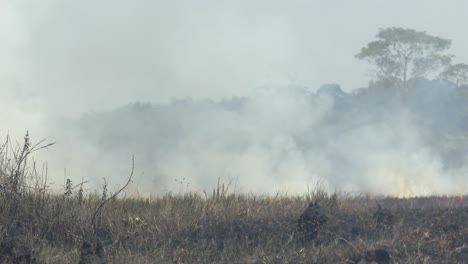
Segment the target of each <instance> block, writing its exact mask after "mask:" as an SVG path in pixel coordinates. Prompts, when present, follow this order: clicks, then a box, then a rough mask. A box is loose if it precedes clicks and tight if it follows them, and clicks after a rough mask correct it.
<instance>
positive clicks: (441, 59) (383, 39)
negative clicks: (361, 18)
mask: <svg viewBox="0 0 468 264" xmlns="http://www.w3.org/2000/svg"><path fill="white" fill-rule="evenodd" d="M376 37H377V40H375V41H372V42H370V43H368V44H367V46H366V47H363V48H362V49H361V52H359V53H358V54H357V55H356V58H358V59H361V60H366V61H368V62H369V63H371V64H373V65H375V66H376V67H377V69H378V72H377V77H378V78H380V79H386V80H394V81H398V82H400V83H402V84H403V85H405V84H406V82H407V81H408V80H409V79H411V78H414V77H427V75H429V74H430V73H434V72H437V71H440V69H442V67H443V66H445V65H448V64H449V63H450V61H451V58H452V56H451V55H447V54H445V53H444V52H445V51H446V50H447V49H448V48H450V45H451V41H450V40H448V39H443V38H440V37H435V36H431V35H428V34H427V33H426V32H424V31H416V30H413V29H404V28H398V27H391V28H385V29H379V33H378V34H377V36H376Z"/></svg>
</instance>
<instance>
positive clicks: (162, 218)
mask: <svg viewBox="0 0 468 264" xmlns="http://www.w3.org/2000/svg"><path fill="white" fill-rule="evenodd" d="M26 139H27V141H26V143H25V144H24V146H25V147H23V148H22V149H25V151H24V152H23V151H13V152H10V151H9V149H11V144H10V145H9V144H8V142H7V143H6V144H4V145H3V147H2V148H1V152H0V153H1V159H0V161H2V162H1V163H0V164H1V167H0V168H1V173H2V174H1V177H2V178H1V182H2V189H1V192H0V196H1V199H2V203H0V207H1V208H0V227H1V229H0V231H1V233H0V239H1V240H0V241H1V242H0V261H1V263H78V262H80V263H106V262H107V263H371V261H372V260H378V261H377V263H391V262H395V263H434V262H437V263H462V261H463V260H466V259H467V257H468V247H467V246H466V245H465V244H466V241H467V239H468V227H467V226H466V223H468V210H467V207H466V202H465V198H466V197H462V196H457V197H427V198H412V199H396V198H389V197H387V198H375V199H372V198H371V197H370V196H359V195H357V196H356V195H354V196H351V195H346V194H340V193H335V194H327V193H325V192H323V191H321V190H320V189H314V190H313V191H311V192H310V193H307V194H305V195H303V196H282V195H276V196H273V197H272V196H266V195H264V196H262V195H257V196H255V195H242V194H232V193H228V192H227V190H228V188H224V187H223V185H222V184H219V185H218V187H216V189H215V190H213V194H212V195H208V194H206V193H205V194H204V195H201V194H197V193H185V194H180V195H173V194H170V193H168V194H165V195H162V196H157V197H150V198H143V197H140V198H138V197H127V198H116V197H115V196H116V195H117V194H118V193H115V194H114V195H111V194H103V195H97V194H89V195H88V196H85V197H83V193H82V185H83V184H79V185H77V186H73V185H72V184H71V182H70V184H67V185H66V186H65V189H66V190H65V191H64V192H62V194H52V193H51V192H50V191H47V184H46V181H45V179H46V175H44V173H45V172H44V173H38V172H37V170H35V169H34V167H35V166H34V164H33V165H32V166H27V165H26V161H27V155H26V156H25V155H24V154H23V153H30V150H31V148H30V146H31V144H30V142H29V138H28V137H27V138H26ZM9 146H10V147H9ZM6 161H10V163H8V162H6ZM20 161H21V163H19V162H20ZM17 168H21V169H20V170H19V174H16V171H18V169H17ZM28 168H29V169H28ZM45 171H46V170H45ZM17 175H19V176H20V177H19V178H18V179H20V181H19V182H18V183H19V185H18V186H21V188H17V189H12V187H11V186H14V185H11V184H10V181H11V180H15V178H14V177H15V176H17ZM31 176H33V177H31ZM130 179H131V178H130ZM80 186H81V187H80ZM104 195H108V197H109V198H107V199H105V200H104V202H103V200H102V198H103V196H104ZM310 201H315V202H314V203H312V204H310V206H309V207H307V205H308V204H309V202H310ZM306 208H307V209H306ZM304 209H306V210H304ZM92 219H95V220H94V221H92ZM298 219H299V223H298ZM304 219H309V220H310V219H312V220H313V219H320V221H318V224H316V226H315V227H316V228H314V229H313V232H314V233H313V236H311V235H310V234H308V233H304V230H307V229H310V228H309V227H307V226H305V225H307V223H308V222H307V221H303V222H301V220H304ZM387 257H389V258H390V259H386V258H387ZM379 258H380V260H379ZM366 261H367V262H366Z"/></svg>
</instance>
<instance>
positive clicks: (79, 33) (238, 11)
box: [0, 0, 468, 115]
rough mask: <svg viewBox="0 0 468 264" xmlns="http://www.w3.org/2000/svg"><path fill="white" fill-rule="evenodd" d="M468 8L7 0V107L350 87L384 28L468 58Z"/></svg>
mask: <svg viewBox="0 0 468 264" xmlns="http://www.w3.org/2000/svg"><path fill="white" fill-rule="evenodd" d="M467 10H468V1H464V0H450V1H438V0H424V1H423V0H418V1H403V0H392V1H384V0H356V1H347V0H333V1H272V0H257V1H251V0H245V1H219V0H217V1H156V0H140V1H130V0H126V1H123V0H100V1H96V0H79V1H75V0H41V1H33V0H28V1H21V0H19V1H14V0H0V58H1V59H0V89H1V93H2V94H3V100H2V101H6V99H5V98H8V102H7V103H5V102H4V103H2V105H1V106H0V107H1V108H5V107H8V108H9V109H11V105H9V103H11V104H13V103H12V102H15V103H14V105H16V106H18V107H19V106H20V104H17V103H16V100H20V101H21V102H23V103H22V106H21V107H23V108H24V107H26V110H24V109H23V110H24V111H29V110H34V111H41V112H46V113H51V112H55V113H60V114H75V115H76V114H78V113H80V112H85V111H89V110H100V109H103V108H110V107H115V106H118V105H122V104H125V103H127V102H129V101H135V100H143V101H154V102H164V101H168V100H170V98H171V97H174V96H177V97H183V96H192V97H195V98H219V97H224V96H231V95H248V94H249V93H251V91H252V90H253V89H254V88H255V87H258V86H261V85H264V84H289V83H293V84H299V85H305V86H308V87H310V88H312V89H316V88H318V87H319V86H320V85H321V84H323V83H330V82H336V83H340V84H341V85H342V87H343V89H344V90H351V89H353V88H358V87H362V86H365V85H366V84H367V82H368V80H369V78H370V76H369V74H370V68H369V67H368V65H366V64H365V63H364V62H361V61H358V60H356V59H355V58H354V55H355V54H356V53H357V52H359V50H360V48H361V47H363V46H364V45H365V44H366V43H367V42H369V41H371V40H372V39H373V38H374V36H375V34H376V32H377V29H378V28H382V27H388V26H400V27H409V28H414V29H417V30H426V31H427V32H428V33H430V34H434V35H437V36H441V37H445V38H448V39H452V40H453V46H452V49H451V52H452V53H454V54H456V55H457V58H458V60H459V61H461V62H468V50H466V47H468V35H467V34H466V32H465V30H466V27H467V26H468V16H466V11H467ZM6 95H8V96H6ZM1 110H2V111H4V109H1Z"/></svg>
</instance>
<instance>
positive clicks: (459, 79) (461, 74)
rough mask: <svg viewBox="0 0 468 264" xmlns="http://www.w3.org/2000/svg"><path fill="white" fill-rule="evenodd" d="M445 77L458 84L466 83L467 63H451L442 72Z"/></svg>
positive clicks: (467, 77) (467, 76)
mask: <svg viewBox="0 0 468 264" xmlns="http://www.w3.org/2000/svg"><path fill="white" fill-rule="evenodd" d="M441 77H442V78H443V79H446V80H449V81H452V82H453V83H455V84H456V85H457V86H460V85H463V84H466V82H467V81H468V65H467V64H465V63H457V64H454V65H449V66H448V67H447V68H446V69H445V70H444V71H443V72H442V74H441Z"/></svg>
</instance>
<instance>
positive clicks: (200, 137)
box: [58, 80, 468, 195]
mask: <svg viewBox="0 0 468 264" xmlns="http://www.w3.org/2000/svg"><path fill="white" fill-rule="evenodd" d="M467 98H468V92H467V90H466V87H462V88H458V87H455V86H453V85H452V84H450V83H444V82H438V81H426V80H416V81H414V82H413V83H411V88H410V89H409V91H408V92H407V93H405V94H403V95H402V94H401V93H400V92H399V90H398V88H395V87H382V86H378V85H377V86H372V87H370V88H366V89H361V90H359V91H356V92H351V93H345V92H343V91H342V90H341V89H340V87H339V86H338V85H324V86H322V87H321V89H319V90H318V91H317V92H313V91H311V90H309V89H307V88H305V87H297V86H285V87H282V86H278V87H273V86H268V87H261V88H258V89H257V90H256V91H255V92H254V93H253V94H252V95H251V96H249V97H233V98H229V99H224V100H219V101H212V100H192V99H190V98H185V99H174V100H173V101H172V102H171V103H167V104H150V103H132V104H128V105H126V106H123V107H120V108H117V109H114V110H110V111H104V112H95V113H89V114H86V115H84V116H82V117H81V118H80V119H77V120H75V121H68V122H65V123H62V125H63V127H60V129H59V130H60V131H61V132H62V133H63V131H66V130H65V129H64V127H68V132H69V135H72V136H71V139H70V140H69V141H68V142H70V143H71V144H73V143H76V142H80V145H79V146H75V147H72V149H71V151H69V152H73V149H75V148H78V147H79V148H80V149H79V151H78V152H77V153H78V154H79V155H83V153H86V159H85V160H86V161H87V162H84V163H82V164H77V163H74V162H70V163H69V166H70V167H74V168H76V167H79V168H80V169H82V171H81V172H80V173H83V175H100V176H102V177H104V176H106V177H108V178H110V179H111V180H112V181H113V182H115V181H118V179H119V177H116V176H115V175H120V176H122V175H123V176H125V173H126V172H128V170H129V164H130V163H129V157H130V155H132V154H134V155H135V157H136V160H137V168H138V171H139V172H144V173H143V174H142V175H139V176H138V177H136V179H135V186H136V188H137V189H138V190H139V191H140V192H143V193H154V192H157V193H159V192H166V191H176V192H178V191H202V190H208V189H209V188H210V187H212V186H215V185H216V183H217V181H218V179H221V181H223V182H225V183H228V182H231V183H232V188H235V191H238V192H255V193H267V192H269V193H271V192H275V191H281V192H285V193H289V194H295V193H303V192H304V191H306V190H307V188H308V185H309V187H314V186H315V184H317V183H319V184H320V185H321V186H322V187H323V188H325V189H326V190H328V191H335V190H338V191H346V192H373V193H382V194H391V195H428V194H441V193H459V192H462V191H463V190H464V188H466V187H467V186H466V183H465V181H464V179H465V176H464V175H466V172H467V170H466V169H467V168H468V167H467V166H466V161H467V159H466V156H463V155H466V154H464V153H466V151H467V150H468V141H467V140H466V139H467V138H466V125H465V121H466V120H467V119H468V108H467V107H466V106H465V104H464V102H465V101H464V100H466V99H467ZM447 105H450V107H447ZM439 111H440V112H439ZM449 116H450V118H447V117H449ZM449 138H452V139H449ZM67 147H70V145H67ZM64 152H65V151H64V150H60V151H58V153H64ZM63 156H66V157H67V158H70V157H72V156H73V154H70V153H67V154H66V155H63ZM76 160H83V159H82V158H81V159H80V158H77V159H76ZM91 179H93V180H94V182H93V183H94V184H96V185H98V184H99V178H96V177H92V178H91Z"/></svg>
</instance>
